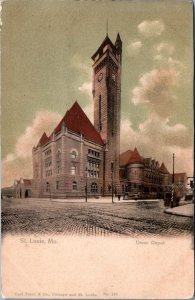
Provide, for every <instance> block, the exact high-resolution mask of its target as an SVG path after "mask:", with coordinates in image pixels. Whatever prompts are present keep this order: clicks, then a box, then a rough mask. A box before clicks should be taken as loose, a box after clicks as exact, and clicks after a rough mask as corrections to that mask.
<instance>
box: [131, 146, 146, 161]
mask: <svg viewBox="0 0 195 300" xmlns="http://www.w3.org/2000/svg"><path fill="white" fill-rule="evenodd" d="M129 163H143V158H142V157H141V155H140V154H139V152H138V150H137V148H136V147H135V149H134V151H133V153H132V155H131V158H130V161H129Z"/></svg>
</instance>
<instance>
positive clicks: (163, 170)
mask: <svg viewBox="0 0 195 300" xmlns="http://www.w3.org/2000/svg"><path fill="white" fill-rule="evenodd" d="M160 171H162V172H163V173H166V174H169V171H168V170H167V168H166V167H165V164H164V163H162V164H161V166H160Z"/></svg>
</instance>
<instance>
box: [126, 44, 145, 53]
mask: <svg viewBox="0 0 195 300" xmlns="http://www.w3.org/2000/svg"><path fill="white" fill-rule="evenodd" d="M142 46H143V44H142V42H141V41H139V40H138V41H135V42H131V43H130V44H129V45H128V46H127V48H126V49H127V53H128V54H129V55H130V56H133V55H137V54H138V53H139V52H140V50H141V48H142Z"/></svg>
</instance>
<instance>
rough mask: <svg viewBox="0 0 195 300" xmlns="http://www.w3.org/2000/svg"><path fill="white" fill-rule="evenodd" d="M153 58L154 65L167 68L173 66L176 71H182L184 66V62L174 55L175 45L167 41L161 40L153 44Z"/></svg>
mask: <svg viewBox="0 0 195 300" xmlns="http://www.w3.org/2000/svg"><path fill="white" fill-rule="evenodd" d="M153 49H154V60H155V63H156V65H157V66H158V65H159V66H161V67H162V66H164V67H168V68H175V69H177V70H178V72H180V73H181V72H182V71H183V70H184V68H185V66H184V64H183V63H182V62H181V61H180V60H178V59H176V58H175V57H174V55H175V54H176V53H175V46H174V45H173V44H170V43H168V42H161V43H159V44H158V45H156V46H154V48H153Z"/></svg>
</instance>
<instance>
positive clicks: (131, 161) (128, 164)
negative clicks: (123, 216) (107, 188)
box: [120, 148, 170, 198]
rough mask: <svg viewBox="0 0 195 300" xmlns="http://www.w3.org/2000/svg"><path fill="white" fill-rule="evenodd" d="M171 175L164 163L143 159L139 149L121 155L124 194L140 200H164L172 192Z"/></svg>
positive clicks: (121, 177)
mask: <svg viewBox="0 0 195 300" xmlns="http://www.w3.org/2000/svg"><path fill="white" fill-rule="evenodd" d="M169 179H170V173H169V172H168V170H167V168H166V166H165V164H164V163H162V164H161V165H160V164H159V162H158V161H156V160H155V159H152V158H144V157H142V156H141V155H140V154H139V152H138V150H137V148H135V149H134V150H133V151H132V150H127V151H126V152H123V153H122V154H121V155H120V183H121V190H122V193H123V194H128V196H129V197H131V196H132V197H134V196H135V194H136V195H139V197H140V198H148V197H152V198H156V197H158V198H163V197H164V193H165V192H166V191H168V190H170V182H169Z"/></svg>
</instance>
